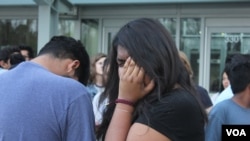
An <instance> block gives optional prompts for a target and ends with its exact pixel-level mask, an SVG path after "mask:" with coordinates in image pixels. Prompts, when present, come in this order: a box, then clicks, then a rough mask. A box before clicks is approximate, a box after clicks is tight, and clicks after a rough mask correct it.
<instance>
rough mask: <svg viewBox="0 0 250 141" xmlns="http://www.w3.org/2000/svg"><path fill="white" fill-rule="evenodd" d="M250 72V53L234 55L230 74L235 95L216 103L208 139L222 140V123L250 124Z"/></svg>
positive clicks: (211, 114) (208, 140) (209, 125)
mask: <svg viewBox="0 0 250 141" xmlns="http://www.w3.org/2000/svg"><path fill="white" fill-rule="evenodd" d="M249 72H250V55H241V54H238V55H234V56H233V58H232V63H231V64H230V75H229V80H230V84H231V89H232V92H233V94H234V96H233V97H232V98H230V99H226V100H224V101H221V102H220V103H218V104H217V105H215V106H214V108H213V109H212V110H211V112H210V113H209V119H208V124H207V126H206V134H205V135H206V141H221V139H222V125H250V106H249V103H250V99H249V97H250V73H249ZM248 137H249V135H248ZM236 140H237V139H236Z"/></svg>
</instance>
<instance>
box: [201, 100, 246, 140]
mask: <svg viewBox="0 0 250 141" xmlns="http://www.w3.org/2000/svg"><path fill="white" fill-rule="evenodd" d="M224 124H227V125H239V124H248V125H249V124H250V109H247V108H243V107H241V106H240V105H238V104H236V103H235V102H234V101H233V100H232V99H227V100H224V101H222V102H220V103H218V104H217V105H216V106H214V107H213V108H212V110H211V111H210V112H209V116H208V124H207V126H206V134H205V135H206V141H221V130H222V125H224Z"/></svg>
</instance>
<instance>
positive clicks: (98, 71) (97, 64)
mask: <svg viewBox="0 0 250 141" xmlns="http://www.w3.org/2000/svg"><path fill="white" fill-rule="evenodd" d="M105 59H106V57H102V58H100V59H99V60H98V61H97V62H95V69H96V74H99V75H103V64H104V61H105Z"/></svg>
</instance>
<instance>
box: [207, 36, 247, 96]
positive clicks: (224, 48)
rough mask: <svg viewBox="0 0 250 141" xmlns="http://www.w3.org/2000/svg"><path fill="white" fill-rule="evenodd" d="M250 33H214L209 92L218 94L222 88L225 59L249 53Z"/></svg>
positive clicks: (211, 46) (212, 37)
mask: <svg viewBox="0 0 250 141" xmlns="http://www.w3.org/2000/svg"><path fill="white" fill-rule="evenodd" d="M249 45H250V36H249V33H240V32H227V33H225V32H213V33H211V45H210V48H211V59H210V84H209V89H210V90H209V91H210V92H211V93H216V92H218V91H220V90H221V89H223V88H221V87H222V85H221V83H222V71H223V69H224V67H225V59H226V57H227V56H228V55H230V54H235V53H243V54H244V53H249V50H250V49H249Z"/></svg>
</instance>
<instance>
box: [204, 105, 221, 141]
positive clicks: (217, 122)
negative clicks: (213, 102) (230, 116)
mask: <svg viewBox="0 0 250 141" xmlns="http://www.w3.org/2000/svg"><path fill="white" fill-rule="evenodd" d="M222 119H223V112H222V111H218V109H212V110H211V112H210V113H209V117H208V124H207V125H206V128H205V141H220V140H221V129H222V124H223V121H222Z"/></svg>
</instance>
